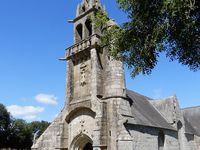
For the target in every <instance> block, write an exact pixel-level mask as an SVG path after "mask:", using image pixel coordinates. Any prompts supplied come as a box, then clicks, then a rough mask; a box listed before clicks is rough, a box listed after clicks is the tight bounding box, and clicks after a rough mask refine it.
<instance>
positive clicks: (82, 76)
mask: <svg viewBox="0 0 200 150" xmlns="http://www.w3.org/2000/svg"><path fill="white" fill-rule="evenodd" d="M80 70H81V71H80V73H81V74H80V85H81V86H84V85H86V71H87V65H86V64H85V63H82V64H81V65H80Z"/></svg>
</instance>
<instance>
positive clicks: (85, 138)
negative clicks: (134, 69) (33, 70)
mask: <svg viewBox="0 0 200 150" xmlns="http://www.w3.org/2000/svg"><path fill="white" fill-rule="evenodd" d="M98 10H102V6H101V3H100V0H83V1H82V3H81V4H78V6H77V10H76V17H75V19H73V20H72V21H70V22H72V23H73V24H74V43H73V45H72V46H70V47H69V48H67V49H66V53H65V58H64V60H66V61H67V87H66V99H65V106H64V108H63V110H62V112H61V113H60V115H59V116H58V117H57V118H56V119H55V121H54V122H53V123H52V124H51V125H50V127H49V128H48V129H47V130H46V131H45V133H44V134H43V135H42V137H41V138H39V140H38V141H37V142H36V143H35V144H34V145H33V147H32V149H35V150H43V149H42V148H38V147H43V148H44V150H46V148H47V149H48V150H53V149H60V150H61V149H62V150H117V144H118V143H119V142H118V141H119V140H120V136H124V133H122V134H121V132H122V131H124V129H123V128H122V126H123V123H124V119H123V117H122V116H121V115H120V113H121V112H120V109H119V107H120V105H121V103H123V105H126V103H128V102H127V101H126V100H125V99H126V90H125V83H124V70H123V64H122V62H120V61H117V60H114V59H113V58H112V57H110V56H109V55H108V50H107V49H106V48H105V47H101V45H100V40H101V39H100V36H101V30H100V29H98V28H97V27H95V25H94V24H93V22H92V19H91V18H92V17H94V15H95V14H96V12H97V11H98ZM110 22H112V21H110ZM121 110H122V109H121ZM125 111H126V110H125ZM55 133H56V134H55ZM49 141H53V142H49ZM44 145H45V146H44ZM52 147H53V148H52Z"/></svg>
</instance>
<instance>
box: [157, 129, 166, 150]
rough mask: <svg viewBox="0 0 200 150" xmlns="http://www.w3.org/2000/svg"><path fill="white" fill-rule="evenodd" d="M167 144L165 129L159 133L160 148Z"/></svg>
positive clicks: (159, 149) (160, 149) (161, 149)
mask: <svg viewBox="0 0 200 150" xmlns="http://www.w3.org/2000/svg"><path fill="white" fill-rule="evenodd" d="M164 145H165V134H164V132H163V131H160V132H159V133H158V150H163V149H164Z"/></svg>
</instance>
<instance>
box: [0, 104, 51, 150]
mask: <svg viewBox="0 0 200 150" xmlns="http://www.w3.org/2000/svg"><path fill="white" fill-rule="evenodd" d="M49 124H50V123H49V122H46V121H34V122H31V123H27V122H26V121H24V120H22V119H14V118H12V117H11V116H10V114H9V113H8V111H7V110H6V108H5V106H4V105H3V104H0V148H16V149H31V146H32V144H33V136H34V133H35V132H36V131H38V137H39V136H40V135H41V134H42V133H43V132H44V131H45V130H46V128H47V127H48V126H49Z"/></svg>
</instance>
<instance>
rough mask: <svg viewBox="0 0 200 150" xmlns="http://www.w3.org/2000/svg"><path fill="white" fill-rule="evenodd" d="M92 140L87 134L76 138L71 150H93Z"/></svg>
mask: <svg viewBox="0 0 200 150" xmlns="http://www.w3.org/2000/svg"><path fill="white" fill-rule="evenodd" d="M92 143H93V142H92V140H91V139H90V138H89V137H88V136H87V135H85V134H81V135H79V136H77V137H76V138H74V140H73V142H72V144H71V148H70V150H93V147H92Z"/></svg>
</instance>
